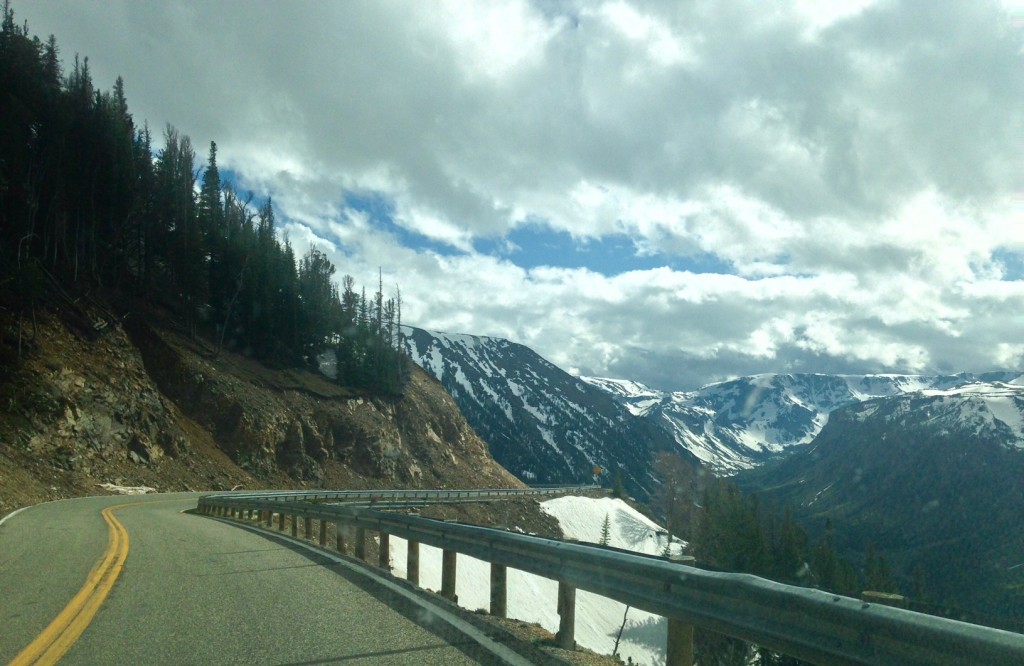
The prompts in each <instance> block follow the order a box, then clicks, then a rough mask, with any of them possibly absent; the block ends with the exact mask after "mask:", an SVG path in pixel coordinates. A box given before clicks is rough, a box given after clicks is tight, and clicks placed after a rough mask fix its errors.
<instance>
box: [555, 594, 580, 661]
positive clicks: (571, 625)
mask: <svg viewBox="0 0 1024 666" xmlns="http://www.w3.org/2000/svg"><path fill="white" fill-rule="evenodd" d="M558 616H559V619H558V634H557V635H556V636H555V639H556V640H557V642H558V647H560V648H562V649H563V650H575V649H576V588H575V587H573V586H572V585H569V584H568V583H565V582H562V581H558Z"/></svg>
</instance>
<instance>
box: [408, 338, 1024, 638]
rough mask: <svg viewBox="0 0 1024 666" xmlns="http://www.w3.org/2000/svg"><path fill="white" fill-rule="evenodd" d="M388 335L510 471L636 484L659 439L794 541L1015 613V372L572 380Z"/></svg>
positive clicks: (1002, 613) (1022, 440)
mask: <svg viewBox="0 0 1024 666" xmlns="http://www.w3.org/2000/svg"><path fill="white" fill-rule="evenodd" d="M405 333H406V346H407V349H408V350H409V353H410V354H411V355H412V357H413V359H414V360H415V361H416V362H417V363H419V364H420V365H421V366H422V367H423V368H424V369H425V370H426V371H427V373H428V374H430V375H432V376H434V377H435V378H436V379H438V380H439V381H440V382H441V383H442V384H443V386H444V388H445V389H447V390H448V392H449V393H450V394H451V395H452V396H453V397H454V399H455V401H456V403H457V404H458V406H459V407H460V409H462V411H463V413H464V414H465V415H466V418H467V420H468V421H469V423H470V424H471V425H472V426H473V427H474V429H475V430H476V431H477V433H478V434H480V436H481V437H482V438H483V439H484V440H485V441H487V442H489V443H490V446H491V450H492V453H493V455H494V457H495V458H496V459H497V460H498V461H499V462H500V463H502V464H503V465H505V466H506V468H508V469H509V470H510V471H511V472H513V473H514V474H516V475H517V476H519V477H520V478H522V479H525V480H528V481H548V482H555V481H579V480H584V479H585V478H588V477H589V469H590V468H591V466H594V465H598V466H602V467H604V468H605V469H606V470H609V469H613V470H617V471H620V473H621V474H622V476H623V479H624V481H626V482H627V485H628V486H629V488H630V490H631V491H632V492H634V493H635V494H637V495H638V496H640V497H649V496H650V495H652V494H653V493H654V492H655V491H656V482H655V481H654V477H653V475H651V473H650V471H651V464H652V457H653V454H655V453H657V452H658V451H663V450H664V451H675V452H678V453H680V454H682V455H683V456H684V457H687V458H688V459H690V460H691V461H695V460H699V461H700V462H701V463H702V464H703V465H704V466H706V467H707V468H710V469H712V470H713V471H715V472H716V473H718V474H724V475H727V476H731V477H732V478H733V480H734V481H735V482H736V483H737V484H738V485H739V486H740V487H741V488H742V489H744V490H748V491H756V492H758V493H759V494H760V495H762V497H763V498H765V499H766V500H767V502H769V503H770V504H774V505H775V506H787V505H788V506H790V507H792V510H793V513H794V516H795V517H796V518H797V519H798V520H799V521H800V522H801V523H802V524H803V525H805V526H806V527H807V528H808V530H809V532H810V535H811V538H812V539H817V538H819V537H821V536H822V535H823V533H824V532H825V531H826V528H825V525H826V524H827V523H830V524H831V525H833V527H834V537H835V542H836V543H835V545H836V547H837V548H838V550H839V552H840V553H841V554H842V555H844V556H845V557H846V558H847V559H848V560H849V561H851V562H854V563H858V562H862V561H863V560H864V558H865V553H866V551H867V549H868V547H869V545H871V547H873V548H876V549H877V552H879V553H884V554H885V557H886V559H887V560H888V561H889V563H890V565H891V567H892V572H893V575H894V576H895V578H896V580H897V581H898V583H899V585H900V587H901V589H902V590H903V591H905V592H908V593H910V592H911V587H915V588H918V589H914V590H913V591H912V594H913V596H914V597H915V602H917V603H920V600H921V599H922V598H923V599H926V600H928V602H930V603H934V604H938V605H944V606H947V607H948V606H954V607H957V608H959V609H967V610H968V611H970V612H972V613H974V614H975V615H973V616H971V618H973V619H977V618H981V619H980V620H979V621H983V622H990V623H991V622H993V621H992V620H990V619H988V618H987V617H986V616H987V615H998V616H999V618H998V622H996V623H997V624H998V623H1002V625H1003V626H1007V627H1008V628H1016V627H1017V626H1018V624H1017V623H1018V621H1019V620H1021V619H1022V618H1024V593H1022V591H1024V555H1022V554H1021V553H1024V521H1022V520H1021V516H1022V515H1024V484H1021V483H1020V480H1021V479H1022V478H1024V377H1022V375H1021V373H1019V372H991V373H984V374H970V373H960V374H956V375H939V376H912V375H823V374H766V375H756V376H751V377H741V378H738V379H732V380H729V381H724V382H719V383H714V384H709V385H707V386H703V387H701V388H699V389H696V390H691V391H675V392H671V391H659V390H656V389H652V388H650V387H647V386H644V385H642V384H639V383H637V382H634V381H628V380H613V379H601V378H592V377H574V376H572V375H570V374H568V373H566V372H564V371H562V370H560V369H559V368H557V367H556V366H554V365H553V364H551V363H549V362H548V361H546V360H544V359H543V358H541V357H540V356H538V355H537V354H536V353H534V352H533V351H531V350H530V349H528V348H527V347H524V346H522V345H518V344H515V343H512V342H509V341H507V340H501V339H497V338H487V337H481V336H466V335H451V334H446V333H433V332H427V331H425V330H422V329H406V331H405ZM912 581H913V582H912ZM957 612H961V611H957ZM960 617H966V616H960ZM1007 618H1010V619H1009V620H1008V621H1007ZM1020 626H1024V624H1022V625H1020Z"/></svg>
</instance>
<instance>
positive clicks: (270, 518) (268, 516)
mask: <svg viewBox="0 0 1024 666" xmlns="http://www.w3.org/2000/svg"><path fill="white" fill-rule="evenodd" d="M263 514H264V518H265V520H266V522H267V527H273V526H274V512H273V511H270V510H269V509H264V511H263Z"/></svg>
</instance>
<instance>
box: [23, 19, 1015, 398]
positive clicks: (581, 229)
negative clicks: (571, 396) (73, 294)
mask: <svg viewBox="0 0 1024 666" xmlns="http://www.w3.org/2000/svg"><path fill="white" fill-rule="evenodd" d="M13 7H14V10H15V15H16V19H17V20H18V21H19V22H21V21H23V20H27V21H28V24H29V29H30V31H31V32H33V33H36V34H40V35H43V36H45V35H48V34H50V33H53V34H55V35H56V36H57V39H58V44H59V45H60V47H61V52H62V56H63V58H64V60H65V63H70V61H71V60H72V59H73V57H74V54H75V53H80V54H82V55H83V56H86V55H87V56H89V59H90V60H89V63H90V67H91V69H92V73H93V78H94V81H95V82H96V84H97V85H98V86H100V87H103V88H109V87H110V86H111V85H112V84H113V81H114V79H115V78H116V76H117V75H119V74H120V75H122V76H124V78H125V82H126V90H127V93H128V100H129V104H130V106H131V110H132V112H133V114H134V116H135V118H136V120H137V121H138V122H139V123H141V122H142V121H143V120H147V121H148V122H149V125H150V127H152V128H154V129H155V130H156V131H157V133H159V131H160V130H161V128H163V127H164V125H165V124H167V123H172V124H174V125H175V126H176V127H177V128H178V129H179V130H181V131H182V132H183V133H185V134H188V135H189V136H191V137H192V140H193V142H194V144H195V145H196V146H197V147H198V152H199V153H200V154H201V155H203V156H205V153H206V148H205V146H207V145H208V143H209V141H210V140H215V141H217V144H218V146H219V162H220V165H221V167H222V169H223V168H227V169H229V170H230V171H231V173H232V175H233V177H234V179H235V183H236V186H237V187H238V189H240V190H242V191H245V190H248V189H251V190H253V191H254V192H256V193H257V194H258V195H265V194H271V195H272V196H273V198H274V202H275V204H276V206H277V212H278V216H279V219H280V220H283V221H284V222H285V223H284V224H283V225H282V230H283V231H284V232H286V233H287V234H288V235H289V238H290V239H291V241H292V242H293V244H295V245H296V246H297V247H298V248H299V249H300V250H301V249H304V248H305V247H306V246H307V245H308V244H311V243H315V244H317V245H318V246H319V247H320V248H321V249H323V250H327V251H328V252H329V253H330V255H331V256H332V258H333V260H334V262H335V264H336V265H337V266H338V270H339V274H342V273H349V274H351V275H353V276H354V277H355V278H356V280H357V281H358V282H360V283H366V284H367V285H369V286H370V287H371V288H372V287H373V286H374V285H375V284H376V278H377V268H378V267H380V268H381V269H382V270H383V273H384V281H385V284H386V285H394V284H398V285H399V286H400V287H401V291H402V297H403V300H404V312H403V316H404V319H405V321H406V322H408V323H412V324H414V325H418V326H422V327H425V328H430V329H435V330H444V331H450V332H464V333H475V334H481V335H491V336H499V337H505V338H509V339H511V340H514V341H517V342H521V343H524V344H526V345H528V346H530V347H532V348H533V349H535V350H536V351H538V352H539V353H541V354H542V355H543V356H545V357H546V358H548V359H549V360H551V361H553V362H555V363H556V364H558V365H560V366H561V367H563V368H565V369H567V370H570V371H573V372H579V373H582V374H590V375H597V376H609V377H620V378H629V379H635V380H639V381H643V382H646V383H648V384H651V385H653V386H656V387H659V388H673V389H680V388H694V387H696V386H699V385H700V384H703V383H706V382H710V381H714V380H718V379H723V378H727V377H730V376H736V375H743V374H750V373H756V372H792V371H810V372H853V373H862V372H912V373H932V372H957V371H960V370H968V371H984V370H990V369H1021V368H1024V52H1022V49H1024V7H1022V6H1021V0H991V1H986V0H970V1H969V2H965V1H963V0H919V1H914V0H908V1H906V2H887V1H879V2H873V1H871V0H849V1H848V2H845V3H842V2H834V1H832V0H828V1H824V0H823V1H821V2H818V1H815V0H793V1H792V2H766V1H764V0H756V1H755V0H744V1H738V0H696V1H689V0H671V1H668V2H639V1H637V0H611V1H607V2H602V1H601V0H587V1H584V0H579V1H577V0H565V1H562V0H486V1H483V0H481V1H479V2H468V1H467V2H447V1H442V0H436V1H435V0H432V1H430V2H421V1H419V0H403V1H398V2H388V1H382V0H368V1H366V2H348V1H346V2H340V1H339V2H323V1H321V0H317V1H315V2H269V1H267V2H249V1H247V2H242V1H239V0H221V1H218V2H212V1H206V0H199V1H183V0H175V1H173V2H171V1H168V2H157V1H155V0H147V1H145V2H140V1H138V0H104V1H103V2H94V1H78V0H31V1H27V0H13Z"/></svg>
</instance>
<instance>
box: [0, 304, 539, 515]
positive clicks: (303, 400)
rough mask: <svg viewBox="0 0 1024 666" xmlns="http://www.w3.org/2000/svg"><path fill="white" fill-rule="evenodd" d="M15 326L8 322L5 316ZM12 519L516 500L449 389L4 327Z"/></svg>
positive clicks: (58, 328) (3, 456)
mask: <svg viewBox="0 0 1024 666" xmlns="http://www.w3.org/2000/svg"><path fill="white" fill-rule="evenodd" d="M0 315H2V313H0ZM0 326H2V328H0V331H2V342H0V515H3V514H6V513H7V512H9V511H11V510H12V509H15V508H17V507H19V506H24V505H26V504H30V503H33V502H38V501H43V500H46V499H56V498H61V497H70V496H77V495H84V494H102V493H104V492H107V491H105V490H104V489H103V488H102V487H100V485H99V484H103V483H113V484H117V485H126V486H150V487H153V488H156V489H158V490H186V489H194V490H200V489H229V488H233V487H244V488H268V487H302V486H308V487H328V488H348V487H381V486H397V487H424V488H430V487H482V486H489V487H517V486H519V485H521V484H520V483H519V481H517V480H516V479H515V478H514V477H512V476H511V475H510V474H509V473H508V472H506V471H505V470H504V469H503V468H501V467H500V466H499V465H498V464H497V463H495V462H494V460H493V459H492V458H491V457H490V454H489V453H488V450H487V446H486V444H485V443H484V442H483V441H482V440H480V438H479V437H477V436H476V434H475V433H474V432H473V430H472V429H471V428H470V427H469V426H468V425H467V424H466V422H465V420H464V419H463V418H462V415H461V414H460V413H459V411H458V409H457V408H456V406H455V404H454V402H453V401H452V400H451V398H450V397H449V396H448V394H447V393H445V392H444V390H443V389H442V388H441V386H440V385H439V384H438V383H437V382H435V381H434V380H432V379H430V378H428V377H427V376H426V375H425V374H424V373H423V372H422V371H420V370H419V369H418V368H416V369H415V370H414V372H413V374H412V379H411V381H410V383H409V385H408V387H407V389H406V392H405V395H404V396H402V397H401V398H379V397H373V396H360V395H355V394H353V393H351V392H350V391H347V390H346V389H343V388H341V387H339V386H337V385H335V384H333V383H331V382H330V381H328V380H326V379H325V378H323V377H321V376H320V375H318V374H316V373H311V372H304V371H300V370H294V369H288V370H274V369H269V368H266V367H264V366H262V365H261V364H259V363H256V362H253V361H251V360H249V359H246V358H244V357H241V356H237V355H234V354H230V353H226V352H225V353H221V354H215V353H214V350H213V348H212V347H211V346H210V345H207V344H205V343H203V342H202V341H191V340H188V339H186V338H184V337H183V336H181V335H178V334H176V333H174V332H173V331H172V330H171V329H170V328H168V327H166V326H153V325H149V324H146V323H144V322H143V321H142V320H141V318H140V317H138V316H134V317H133V316H129V317H127V318H125V319H124V320H123V324H122V323H117V322H108V325H106V326H105V327H103V330H102V331H99V332H95V331H92V332H91V331H89V330H87V329H83V327H81V326H69V325H68V324H67V323H65V321H64V320H62V319H61V318H60V317H58V316H53V315H46V314H40V315H39V317H38V318H37V322H36V326H35V331H34V335H33V331H32V327H31V325H30V324H27V323H25V322H23V323H22V327H21V330H20V337H21V341H20V344H21V352H20V356H19V353H18V342H19V340H18V337H19V330H18V326H17V322H16V321H15V320H13V319H11V318H7V319H4V318H3V317H2V316H0Z"/></svg>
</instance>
